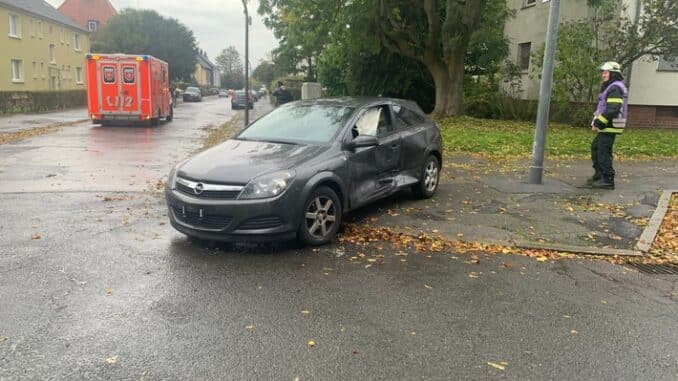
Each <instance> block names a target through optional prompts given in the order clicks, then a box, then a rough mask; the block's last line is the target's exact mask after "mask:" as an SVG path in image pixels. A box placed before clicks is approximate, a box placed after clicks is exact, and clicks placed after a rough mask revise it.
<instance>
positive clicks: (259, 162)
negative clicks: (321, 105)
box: [177, 140, 323, 184]
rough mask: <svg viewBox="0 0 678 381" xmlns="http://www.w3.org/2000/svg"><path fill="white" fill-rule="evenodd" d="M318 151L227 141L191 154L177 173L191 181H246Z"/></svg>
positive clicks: (282, 145)
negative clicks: (193, 154)
mask: <svg viewBox="0 0 678 381" xmlns="http://www.w3.org/2000/svg"><path fill="white" fill-rule="evenodd" d="M322 150H323V147H322V146H312V145H295V144H278V143H269V142H257V141H246V140H227V141H226V142H224V143H221V144H219V145H218V146H216V147H213V148H210V149H209V150H207V151H204V152H202V153H200V154H198V155H196V156H194V157H192V158H191V159H189V160H188V161H187V162H186V163H184V164H183V165H182V166H181V167H180V168H179V170H178V172H177V173H178V175H179V176H180V177H184V178H188V179H192V180H195V181H204V182H213V183H221V184H246V183H248V182H249V181H250V180H252V179H253V178H255V177H257V176H260V175H263V174H266V173H271V172H276V171H281V170H285V169H290V168H293V167H295V166H297V165H299V164H301V163H302V162H304V161H307V160H309V159H311V158H313V157H315V156H317V155H318V154H319V153H320V152H321V151H322Z"/></svg>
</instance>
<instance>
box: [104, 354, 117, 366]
mask: <svg viewBox="0 0 678 381" xmlns="http://www.w3.org/2000/svg"><path fill="white" fill-rule="evenodd" d="M117 362H118V356H113V357H109V358H107V359H106V363H107V364H110V365H113V364H115V363H117Z"/></svg>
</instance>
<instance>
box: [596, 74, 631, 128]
mask: <svg viewBox="0 0 678 381" xmlns="http://www.w3.org/2000/svg"><path fill="white" fill-rule="evenodd" d="M628 93H629V92H628V90H627V89H626V85H624V82H622V81H614V82H612V83H611V84H609V85H608V86H607V87H606V88H605V89H604V90H603V91H602V92H601V93H600V94H599V95H598V106H597V107H596V112H595V113H593V124H594V125H595V126H596V127H598V129H599V130H600V132H604V133H610V134H621V133H622V132H624V128H625V127H626V117H627V114H628V109H629V96H628Z"/></svg>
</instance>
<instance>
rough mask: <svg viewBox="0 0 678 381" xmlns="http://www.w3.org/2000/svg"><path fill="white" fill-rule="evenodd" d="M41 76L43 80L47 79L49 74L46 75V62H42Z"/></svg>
mask: <svg viewBox="0 0 678 381" xmlns="http://www.w3.org/2000/svg"><path fill="white" fill-rule="evenodd" d="M40 76H41V77H42V80H43V81H44V80H46V79H47V76H46V75H45V63H44V62H40Z"/></svg>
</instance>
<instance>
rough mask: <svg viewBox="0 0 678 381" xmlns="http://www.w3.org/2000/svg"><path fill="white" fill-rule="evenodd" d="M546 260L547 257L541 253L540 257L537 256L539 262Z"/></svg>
mask: <svg viewBox="0 0 678 381" xmlns="http://www.w3.org/2000/svg"><path fill="white" fill-rule="evenodd" d="M548 260H549V257H546V256H543V255H542V256H540V257H537V261H539V262H546V261H548Z"/></svg>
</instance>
